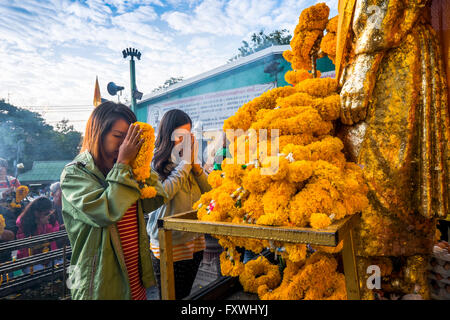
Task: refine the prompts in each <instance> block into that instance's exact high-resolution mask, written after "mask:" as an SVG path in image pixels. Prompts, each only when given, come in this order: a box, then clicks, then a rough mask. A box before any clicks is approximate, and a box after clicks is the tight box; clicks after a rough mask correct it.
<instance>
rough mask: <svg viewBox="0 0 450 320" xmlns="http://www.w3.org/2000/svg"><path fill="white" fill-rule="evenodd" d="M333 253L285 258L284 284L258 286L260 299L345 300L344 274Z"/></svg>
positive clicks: (317, 253) (316, 253)
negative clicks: (339, 269) (304, 258)
mask: <svg viewBox="0 0 450 320" xmlns="http://www.w3.org/2000/svg"><path fill="white" fill-rule="evenodd" d="M336 268H337V262H336V260H335V259H334V257H332V256H330V255H328V254H325V253H321V252H315V253H313V254H312V255H311V256H310V257H309V258H308V259H306V261H305V262H303V261H302V262H292V261H289V260H287V261H286V268H285V269H284V272H283V280H282V282H281V285H280V286H279V287H277V288H275V289H274V290H270V288H269V287H268V286H267V285H261V286H259V287H258V291H257V292H258V295H259V298H260V299H261V300H300V299H304V300H346V299H347V293H346V286H345V278H344V275H343V274H342V273H339V272H337V271H336Z"/></svg>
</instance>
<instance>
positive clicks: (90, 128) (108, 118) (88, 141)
mask: <svg viewBox="0 0 450 320" xmlns="http://www.w3.org/2000/svg"><path fill="white" fill-rule="evenodd" d="M119 119H123V120H125V121H126V122H128V124H132V123H134V122H136V121H137V119H136V115H135V114H134V112H133V111H131V109H130V108H128V107H127V106H126V105H124V104H121V103H115V102H112V101H107V102H103V103H102V104H100V105H99V106H98V107H96V108H95V109H94V111H92V113H91V116H90V117H89V120H88V122H87V124H86V132H85V134H84V139H83V145H82V147H81V151H80V153H81V152H84V151H86V150H88V151H89V152H90V154H91V155H92V158H94V162H95V165H96V166H97V167H98V168H99V169H100V170H101V171H102V172H103V173H107V171H108V169H107V168H106V167H105V161H104V159H103V154H104V152H103V141H104V139H105V136H106V134H107V133H108V132H109V131H111V128H112V126H113V124H114V123H115V122H116V121H117V120H119Z"/></svg>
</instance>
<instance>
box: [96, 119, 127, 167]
mask: <svg viewBox="0 0 450 320" xmlns="http://www.w3.org/2000/svg"><path fill="white" fill-rule="evenodd" d="M129 126H130V125H129V124H128V122H126V121H125V120H123V119H119V120H117V121H116V122H114V124H113V126H112V128H111V130H110V131H109V132H108V133H107V134H106V136H105V139H104V140H103V151H104V152H105V155H104V156H105V157H106V158H107V159H109V160H111V159H117V156H118V155H119V147H120V145H121V144H122V142H123V140H124V139H125V137H126V135H127V131H128V127H129Z"/></svg>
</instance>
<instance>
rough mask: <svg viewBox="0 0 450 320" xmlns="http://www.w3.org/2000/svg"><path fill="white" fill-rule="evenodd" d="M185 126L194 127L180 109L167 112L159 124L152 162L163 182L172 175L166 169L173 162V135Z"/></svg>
mask: <svg viewBox="0 0 450 320" xmlns="http://www.w3.org/2000/svg"><path fill="white" fill-rule="evenodd" d="M185 124H190V125H191V126H192V120H191V118H190V117H189V115H188V114H187V113H185V112H184V111H182V110H179V109H172V110H169V111H167V112H166V113H165V114H164V116H163V117H162V119H161V122H160V123H159V126H158V133H157V137H156V141H155V152H154V156H153V161H152V162H153V168H154V169H155V171H156V172H157V173H158V174H159V177H160V179H161V180H163V181H164V180H165V179H167V177H168V176H169V174H170V172H167V171H166V170H164V169H165V167H166V165H167V164H169V163H170V162H171V161H170V158H171V154H172V149H173V147H174V146H175V141H173V140H172V133H173V132H174V131H175V129H176V128H178V127H181V126H183V125H185Z"/></svg>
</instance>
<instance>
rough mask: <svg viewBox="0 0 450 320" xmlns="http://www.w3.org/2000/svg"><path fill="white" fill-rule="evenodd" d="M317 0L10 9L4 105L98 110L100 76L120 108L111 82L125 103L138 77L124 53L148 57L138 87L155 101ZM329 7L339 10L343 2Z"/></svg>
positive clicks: (0, 88) (26, 3)
mask: <svg viewBox="0 0 450 320" xmlns="http://www.w3.org/2000/svg"><path fill="white" fill-rule="evenodd" d="M322 1H323V0H322ZM316 2H319V1H316V0H264V1H256V0H230V1H225V0H188V1H186V0H185V1H181V0H168V1H160V0H140V1H139V0H128V1H122V0H87V1H81V0H79V1H72V0H47V1H35V0H21V1H9V2H7V3H5V2H2V3H1V4H0V34H1V37H0V70H1V72H0V98H7V97H8V95H9V97H10V101H11V102H12V103H14V104H16V105H19V106H25V105H50V106H56V105H85V106H90V105H91V104H92V99H93V93H94V83H95V77H96V76H98V77H99V83H100V90H101V93H102V96H103V97H105V98H108V99H112V100H114V101H116V99H117V98H116V97H114V98H113V97H111V96H109V95H108V93H107V91H106V84H107V83H108V82H110V81H113V82H115V83H116V84H118V85H122V86H124V87H125V90H124V92H123V96H122V101H124V98H127V97H128V96H129V81H130V78H129V62H128V59H127V60H125V59H123V57H122V54H121V52H122V50H123V49H125V48H127V47H134V48H137V49H139V50H140V51H141V53H142V59H141V60H140V61H138V62H136V78H137V86H138V89H139V90H140V91H142V92H143V93H150V92H151V90H152V89H153V88H155V87H157V86H159V85H161V84H162V83H163V82H164V81H165V80H166V79H168V78H169V77H172V76H173V77H177V76H184V77H185V78H189V77H192V76H195V75H197V74H199V73H202V72H205V71H208V70H210V69H212V68H215V67H218V66H220V65H223V64H225V63H226V62H227V60H228V59H229V58H231V57H232V56H233V55H235V54H237V48H238V47H239V46H240V45H241V41H242V40H248V39H249V36H250V35H251V34H252V33H254V32H257V31H259V30H260V29H264V30H265V31H266V32H270V31H273V30H275V29H283V28H287V29H288V30H290V31H291V32H292V31H293V29H294V27H295V25H296V24H297V21H298V17H299V15H300V12H301V11H302V10H303V9H304V8H306V7H309V6H310V5H312V4H315V3H316ZM326 2H327V3H328V4H329V5H330V4H331V5H333V6H336V8H337V0H328V1H326ZM161 12H162V13H161ZM332 12H333V10H332ZM335 12H336V13H337V9H336V10H335ZM50 115H51V116H52V117H56V115H58V113H56V114H55V113H54V112H53V113H52V112H48V117H50ZM59 116H60V117H62V116H64V117H66V118H67V117H69V118H71V119H72V118H73V119H75V120H77V119H78V120H79V117H86V115H85V114H83V113H82V112H77V113H74V114H73V115H70V114H68V113H61V114H60V115H59ZM86 119H87V117H86ZM78 125H79V123H78ZM83 125H84V124H83ZM81 127H82V126H81Z"/></svg>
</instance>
